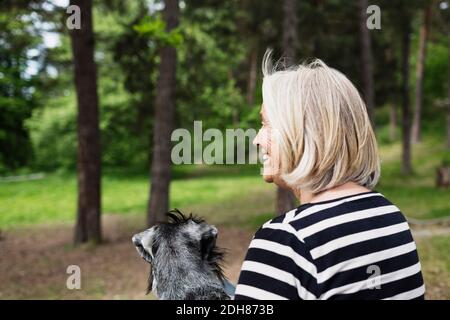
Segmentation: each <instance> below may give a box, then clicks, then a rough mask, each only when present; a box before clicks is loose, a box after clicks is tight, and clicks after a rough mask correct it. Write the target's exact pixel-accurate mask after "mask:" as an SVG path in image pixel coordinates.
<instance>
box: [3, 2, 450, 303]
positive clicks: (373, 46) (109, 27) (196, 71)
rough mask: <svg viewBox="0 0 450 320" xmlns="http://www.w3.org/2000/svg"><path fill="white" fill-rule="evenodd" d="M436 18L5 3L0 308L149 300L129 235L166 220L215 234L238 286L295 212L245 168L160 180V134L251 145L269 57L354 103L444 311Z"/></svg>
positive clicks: (448, 261) (445, 23)
mask: <svg viewBox="0 0 450 320" xmlns="http://www.w3.org/2000/svg"><path fill="white" fill-rule="evenodd" d="M70 5H76V6H77V7H70ZM371 5H376V6H375V7H374V6H371ZM449 6H450V3H449V1H438V0H396V1H392V0H390V1H388V0H380V1H376V2H370V1H368V0H355V1H347V0H345V1H344V0H283V1H268V0H267V1H266V0H264V1H261V0H240V1H237V0H184V1H177V0H165V1H158V0H133V1H120V0H94V1H89V0H79V1H72V2H71V3H69V1H64V0H46V1H44V0H41V1H39V0H14V1H13V0H2V1H1V2H0V176H1V177H0V283H1V285H0V299H153V298H154V297H153V296H152V295H148V296H145V290H146V281H147V272H148V265H147V264H146V263H145V262H144V261H143V260H142V259H141V258H140V257H139V256H138V254H137V252H136V251H135V249H134V247H133V245H132V243H131V235H132V234H133V233H135V232H136V231H140V230H143V229H145V228H146V227H147V226H149V225H152V224H153V223H155V221H157V220H158V219H164V215H163V213H164V212H165V211H167V209H169V208H179V209H180V210H181V211H182V212H185V213H190V212H193V213H195V214H197V215H199V216H202V217H204V218H206V220H207V221H208V222H209V223H210V224H216V225H217V226H218V227H219V239H218V241H219V245H220V246H222V247H225V248H227V249H228V254H227V256H226V258H225V264H224V266H225V271H226V274H227V276H228V277H229V278H230V280H231V281H232V282H236V281H237V277H238V275H239V270H240V266H241V263H242V260H243V258H244V255H245V252H246V249H247V246H248V243H249V241H250V239H251V237H252V235H253V233H254V232H255V231H256V230H257V228H258V227H259V226H260V225H262V224H263V223H264V222H265V221H267V220H269V219H271V218H272V217H274V216H276V215H277V214H279V213H284V212H285V211H287V210H289V209H292V208H293V207H295V206H296V205H298V204H297V203H296V202H295V201H293V199H292V197H291V195H290V194H288V193H286V192H283V191H280V190H277V189H276V187H275V186H273V185H269V184H265V183H264V182H263V181H262V178H261V176H260V174H259V173H260V165H259V164H256V165H217V164H216V165H205V164H195V165H173V164H172V163H171V161H170V150H171V145H172V144H171V142H170V133H171V132H172V130H173V129H175V128H186V129H187V130H189V131H192V130H193V121H194V120H199V121H202V123H203V128H204V130H205V129H207V128H217V129H219V130H221V131H223V132H224V131H225V129H227V128H242V129H244V130H246V129H248V128H254V129H258V128H259V127H260V119H259V114H258V113H259V109H260V105H261V102H262V97H261V81H262V75H261V71H260V70H261V68H260V66H261V59H262V56H263V54H264V52H265V51H266V49H267V48H269V47H270V48H272V49H273V50H274V57H275V58H276V59H278V58H281V59H282V60H281V62H282V63H285V64H287V65H289V64H291V63H300V62H302V61H305V60H308V59H311V58H314V57H317V58H320V59H322V60H324V61H325V62H326V63H327V64H328V65H329V66H331V67H334V68H336V69H338V70H340V71H342V72H343V73H344V74H346V75H347V76H348V77H349V79H351V81H352V82H353V83H354V84H355V85H356V86H357V88H358V89H359V90H360V92H361V94H362V95H363V97H364V99H365V101H366V103H367V107H368V112H369V115H370V117H371V119H372V122H373V126H374V128H375V131H376V134H377V139H378V143H379V146H380V153H381V158H382V174H381V179H380V183H379V185H378V186H377V188H376V190H377V191H379V192H381V193H382V194H384V195H385V196H386V197H387V198H388V199H390V200H391V201H392V202H393V203H395V204H396V205H397V206H398V207H399V208H400V209H401V210H402V212H403V213H404V214H405V215H406V217H407V219H408V221H409V222H410V224H411V227H412V229H413V235H414V237H415V240H416V242H417V245H418V250H419V255H420V258H421V263H422V268H423V271H424V276H425V283H426V288H427V298H428V299H449V298H450V256H449V253H450V237H449V236H450V222H449V221H450V218H449V217H450V190H449V188H448V187H449V186H450V102H449V101H450V100H449V98H450V83H449V78H450V64H449V58H450V53H449V48H450V38H449V37H450V24H449V23H450V8H449ZM77 8H78V9H77ZM80 14H81V15H80ZM77 25H78V28H77ZM80 26H81V28H80ZM69 265H77V266H79V267H80V270H81V289H79V290H76V289H75V290H70V289H68V288H67V286H66V280H67V278H68V277H69V276H70V274H68V273H67V272H66V271H67V267H68V266H69Z"/></svg>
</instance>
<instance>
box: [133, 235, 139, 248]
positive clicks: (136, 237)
mask: <svg viewBox="0 0 450 320" xmlns="http://www.w3.org/2000/svg"><path fill="white" fill-rule="evenodd" d="M131 241H133V244H134V245H135V246H140V245H141V238H140V237H138V235H137V234H135V235H134V236H133V238H131Z"/></svg>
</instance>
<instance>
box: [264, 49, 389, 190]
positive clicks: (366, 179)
mask: <svg viewBox="0 0 450 320" xmlns="http://www.w3.org/2000/svg"><path fill="white" fill-rule="evenodd" d="M262 68H263V74H264V79H263V85H262V92H263V104H264V110H265V113H266V116H267V119H268V121H269V122H270V124H271V127H272V139H273V141H274V142H275V145H276V146H277V148H278V154H279V157H278V158H279V161H278V167H279V168H278V170H279V173H280V177H281V178H282V179H283V180H284V181H285V182H286V183H287V184H288V185H289V186H291V187H292V188H298V189H302V190H308V191H309V192H312V193H314V194H315V193H318V192H320V191H323V190H326V189H329V188H332V187H334V186H339V185H342V184H344V183H346V182H349V181H353V182H356V183H358V184H359V185H362V186H365V187H367V188H369V189H372V188H373V187H374V186H375V185H376V184H377V182H378V179H379V176H380V159H379V155H378V148H377V142H376V138H375V134H374V132H373V130H372V125H371V122H370V120H369V117H368V114H367V110H366V106H365V104H364V102H363V100H362V99H361V96H360V95H359V93H358V90H357V89H356V88H355V87H354V85H353V84H352V83H351V82H350V80H349V79H347V77H346V76H345V75H343V74H342V73H341V72H339V71H337V70H335V69H333V68H330V67H328V66H327V65H326V64H325V63H324V62H323V61H321V60H319V59H316V60H314V61H312V62H311V63H308V64H302V65H298V66H294V67H290V68H288V69H284V70H280V71H277V67H275V68H274V67H272V63H271V52H270V51H267V52H266V54H265V55H264V59H263V66H262Z"/></svg>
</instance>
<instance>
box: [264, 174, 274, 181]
mask: <svg viewBox="0 0 450 320" xmlns="http://www.w3.org/2000/svg"><path fill="white" fill-rule="evenodd" d="M263 179H264V181H265V182H268V183H272V182H273V176H272V175H263Z"/></svg>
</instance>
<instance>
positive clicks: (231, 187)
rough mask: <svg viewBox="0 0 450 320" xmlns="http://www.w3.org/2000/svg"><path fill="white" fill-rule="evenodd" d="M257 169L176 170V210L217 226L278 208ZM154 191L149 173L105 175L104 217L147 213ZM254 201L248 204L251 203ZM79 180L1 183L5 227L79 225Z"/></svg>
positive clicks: (0, 218) (53, 177)
mask: <svg viewBox="0 0 450 320" xmlns="http://www.w3.org/2000/svg"><path fill="white" fill-rule="evenodd" d="M258 170H259V169H258V167H257V166H253V167H251V166H229V167H228V168H226V167H225V166H224V168H222V167H215V168H213V167H198V168H194V167H192V166H187V167H186V168H181V167H179V168H176V169H175V172H174V178H175V179H174V181H173V183H172V185H171V189H170V193H171V207H173V208H179V209H181V210H182V211H185V212H191V211H192V212H193V213H196V214H199V215H201V216H203V217H205V218H208V219H209V220H210V221H211V222H212V223H222V224H225V223H227V221H229V220H234V221H236V222H239V221H240V219H242V220H244V219H245V218H246V217H247V216H248V215H250V216H252V215H256V214H258V213H259V212H261V211H267V208H268V207H269V208H270V207H272V203H273V200H274V192H273V190H274V187H273V186H271V185H267V184H264V183H263V182H262V181H261V178H260V176H259V175H258ZM148 191H149V181H148V176H147V175H146V174H144V173H141V174H137V173H132V174H127V173H124V172H120V171H119V172H118V171H114V172H105V174H104V175H103V178H102V209H103V212H104V213H120V214H145V210H146V206H147V199H148ZM247 200H248V201H247ZM75 212H76V176H75V175H74V174H48V175H47V176H46V177H45V178H44V179H42V180H35V181H22V182H9V183H1V184H0V228H2V229H9V228H12V227H15V226H21V225H30V224H36V223H52V222H63V221H73V220H74V218H75Z"/></svg>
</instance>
